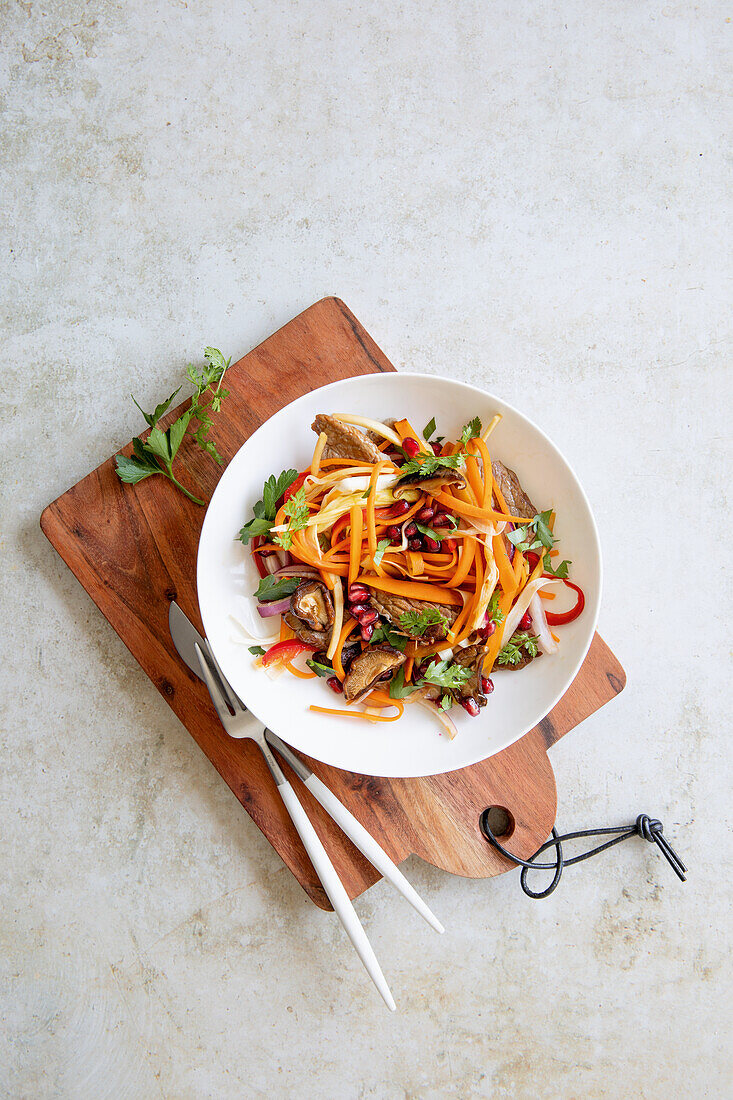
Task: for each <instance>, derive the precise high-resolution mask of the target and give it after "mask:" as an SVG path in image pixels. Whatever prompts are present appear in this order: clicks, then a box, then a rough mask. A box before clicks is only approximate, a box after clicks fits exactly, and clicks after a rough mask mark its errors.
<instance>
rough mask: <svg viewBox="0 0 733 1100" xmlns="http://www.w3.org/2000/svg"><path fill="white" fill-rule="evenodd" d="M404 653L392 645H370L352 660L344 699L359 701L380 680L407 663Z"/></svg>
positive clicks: (345, 683) (350, 701)
mask: <svg viewBox="0 0 733 1100" xmlns="http://www.w3.org/2000/svg"><path fill="white" fill-rule="evenodd" d="M405 660H406V657H405V655H404V653H400V651H399V649H394V648H393V646H391V645H369V646H367V647H366V649H365V650H364V651H363V653H360V654H359V656H358V657H355V658H354V660H353V661H352V662H351V668H350V669H349V671H348V673H347V675H346V679H345V680H344V699H345V700H346V702H347V703H354V702H358V700H359V699H361V698H362V696H364V695H366V693H367V692H368V691H371V689H372V688H374V687H376V686H377V684H378V683H379V681H380V680H382V679H383V678H384V679H386V678H387V677H388V676H389V674H390V673H392V672H395V671H396V669H398V668H399V667H400V665H403V664H404V663H405Z"/></svg>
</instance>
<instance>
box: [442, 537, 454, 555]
mask: <svg viewBox="0 0 733 1100" xmlns="http://www.w3.org/2000/svg"><path fill="white" fill-rule="evenodd" d="M456 545H457V543H456V540H455V539H443V546H444V547H445V549H446V550H447V551H448V553H449V554H450V553H451V552H452V551H453V550H455V548H456Z"/></svg>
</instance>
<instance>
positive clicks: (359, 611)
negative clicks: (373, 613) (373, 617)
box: [349, 603, 370, 621]
mask: <svg viewBox="0 0 733 1100" xmlns="http://www.w3.org/2000/svg"><path fill="white" fill-rule="evenodd" d="M369 610H370V608H368V607H367V605H366V604H365V603H352V604H350V606H349V611H350V612H351V614H352V615H353V616H354V618H355V619H359V621H361V617H362V615H365V614H366V613H367V611H369Z"/></svg>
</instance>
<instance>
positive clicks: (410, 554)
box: [405, 550, 425, 577]
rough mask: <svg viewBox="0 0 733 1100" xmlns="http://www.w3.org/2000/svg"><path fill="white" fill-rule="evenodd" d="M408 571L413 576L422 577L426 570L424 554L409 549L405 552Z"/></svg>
mask: <svg viewBox="0 0 733 1100" xmlns="http://www.w3.org/2000/svg"><path fill="white" fill-rule="evenodd" d="M405 558H406V560H407V572H408V573H409V574H410V576H411V577H420V576H422V574H423V573H424V572H425V563H424V561H423V556H422V554H420V553H419V552H418V551H417V550H408V551H407V552H406V554H405Z"/></svg>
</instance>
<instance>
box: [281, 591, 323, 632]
mask: <svg viewBox="0 0 733 1100" xmlns="http://www.w3.org/2000/svg"><path fill="white" fill-rule="evenodd" d="M290 610H291V611H292V613H293V615H296V616H297V617H298V618H299V619H301V620H302V621H303V622H304V623H305V624H306V626H309V627H310V628H311V630H328V628H329V627H330V626H332V625H333V600H332V599H331V594H330V592H329V591H328V589H327V588H326V586H325V584H323V582H322V581H303V583H302V584H299V585H298V587H297V588H296V589H295V592H293V595H292V596H291V599H290Z"/></svg>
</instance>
